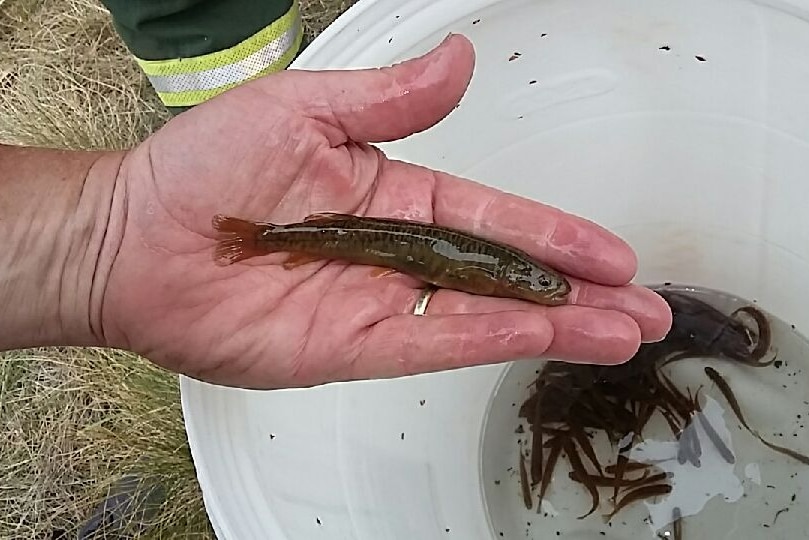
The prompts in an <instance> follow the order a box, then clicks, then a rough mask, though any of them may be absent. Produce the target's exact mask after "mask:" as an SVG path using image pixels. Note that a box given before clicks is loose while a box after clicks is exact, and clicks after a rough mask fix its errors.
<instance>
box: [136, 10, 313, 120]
mask: <svg viewBox="0 0 809 540" xmlns="http://www.w3.org/2000/svg"><path fill="white" fill-rule="evenodd" d="M302 41H303V28H302V20H301V16H300V9H299V5H298V0H293V2H292V6H291V7H290V9H289V10H288V11H287V12H286V13H285V14H284V15H283V16H282V17H281V18H279V19H277V20H276V21H274V22H273V23H272V24H270V25H269V26H267V27H266V28H263V29H262V30H260V31H259V32H257V33H256V34H254V35H252V36H250V37H249V38H247V39H245V40H244V41H242V42H240V43H238V44H236V45H234V46H233V47H230V48H228V49H224V50H222V51H217V52H213V53H209V54H205V55H202V56H198V57H194V58H179V59H170V60H142V59H139V58H136V60H137V62H138V64H139V65H140V67H141V69H142V70H143V71H144V73H145V74H146V76H147V77H148V78H149V81H150V82H151V84H152V87H153V88H154V90H155V91H156V92H157V95H158V96H159V97H160V99H161V101H162V102H163V104H164V105H166V106H168V107H188V106H193V105H198V104H199V103H202V102H204V101H207V100H209V99H211V98H213V97H215V96H216V95H218V94H221V93H222V92H224V91H226V90H229V89H230V88H233V87H235V86H238V85H240V84H243V83H244V82H246V81H249V80H251V79H255V78H256V77H260V76H262V75H266V74H268V73H272V72H276V71H282V70H283V69H286V68H287V67H288V66H289V64H290V63H291V62H292V60H293V59H294V58H295V55H296V54H297V53H298V51H299V50H300V47H301V43H302Z"/></svg>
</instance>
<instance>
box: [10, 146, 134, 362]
mask: <svg viewBox="0 0 809 540" xmlns="http://www.w3.org/2000/svg"><path fill="white" fill-rule="evenodd" d="M124 156H125V153H124V152H84V151H66V150H51V149H40V148H16V147H8V146H0V234H1V235H2V237H3V238H4V246H5V248H6V249H4V250H2V251H1V252H0V350H9V349H20V348H28V347H39V346H52V345H60V346H102V345H105V340H104V336H103V331H102V328H101V306H102V305H103V300H102V299H103V295H104V289H105V284H106V279H107V276H108V274H109V268H110V267H111V265H112V260H113V259H114V256H115V254H114V252H115V245H116V242H115V235H116V234H120V232H119V231H116V230H115V229H116V227H122V225H123V224H122V223H121V221H122V219H123V210H122V208H116V204H117V205H118V206H121V203H120V201H125V199H126V197H125V195H124V196H121V193H120V191H121V190H124V189H125V188H124V185H123V182H122V181H120V180H118V177H119V175H118V171H119V168H120V165H121V162H122V161H123V159H124ZM116 191H118V192H119V193H116ZM115 201H119V202H117V203H116V204H114V202H115Z"/></svg>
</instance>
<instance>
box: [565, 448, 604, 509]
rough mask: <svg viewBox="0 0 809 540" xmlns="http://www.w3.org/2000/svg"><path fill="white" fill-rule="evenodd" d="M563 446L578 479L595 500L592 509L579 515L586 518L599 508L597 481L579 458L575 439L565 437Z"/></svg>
mask: <svg viewBox="0 0 809 540" xmlns="http://www.w3.org/2000/svg"><path fill="white" fill-rule="evenodd" d="M562 448H563V449H564V451H565V455H567V460H568V461H569V462H570V467H571V468H572V469H573V471H572V472H574V473H576V477H577V479H578V481H579V482H581V484H582V485H583V486H584V487H585V488H587V491H589V492H590V497H591V498H592V500H593V505H592V507H590V511H589V512H587V513H586V514H583V515H581V516H579V518H578V519H584V518H586V517H587V516H589V515H590V514H592V513H593V512H595V511H596V509H597V508H598V502H599V494H598V488H597V487H596V484H595V482H593V481H592V480H591V479H590V475H588V474H587V470H586V469H585V468H584V463H582V461H581V459H580V458H579V454H578V450H576V444H575V443H574V442H573V439H572V438H570V437H565V440H564V442H563V443H562Z"/></svg>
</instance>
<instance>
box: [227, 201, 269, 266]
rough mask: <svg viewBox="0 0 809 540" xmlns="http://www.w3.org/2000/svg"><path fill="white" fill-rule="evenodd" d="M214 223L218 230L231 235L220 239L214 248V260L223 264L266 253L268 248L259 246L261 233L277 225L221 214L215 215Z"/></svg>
mask: <svg viewBox="0 0 809 540" xmlns="http://www.w3.org/2000/svg"><path fill="white" fill-rule="evenodd" d="M212 224H213V228H214V230H216V231H217V232H220V233H226V234H228V235H229V237H228V238H225V239H223V240H219V242H218V243H217V244H216V248H215V249H214V260H215V261H216V263H217V264H219V265H222V266H226V265H229V264H233V263H236V262H239V261H242V260H244V259H249V258H250V257H255V256H257V255H264V254H265V251H266V250H261V249H259V246H258V237H259V234H261V233H262V232H264V231H267V230H272V229H275V228H276V227H277V225H274V224H272V223H267V222H259V221H249V220H246V219H240V218H235V217H230V216H223V215H221V214H217V215H215V216H214V218H213V221H212Z"/></svg>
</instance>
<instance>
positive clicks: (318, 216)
mask: <svg viewBox="0 0 809 540" xmlns="http://www.w3.org/2000/svg"><path fill="white" fill-rule="evenodd" d="M353 217H356V216H353V215H351V214H341V213H339V212H315V213H314V214H309V215H308V216H306V217H305V218H303V221H304V223H308V222H312V221H336V220H343V219H350V218H353Z"/></svg>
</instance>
